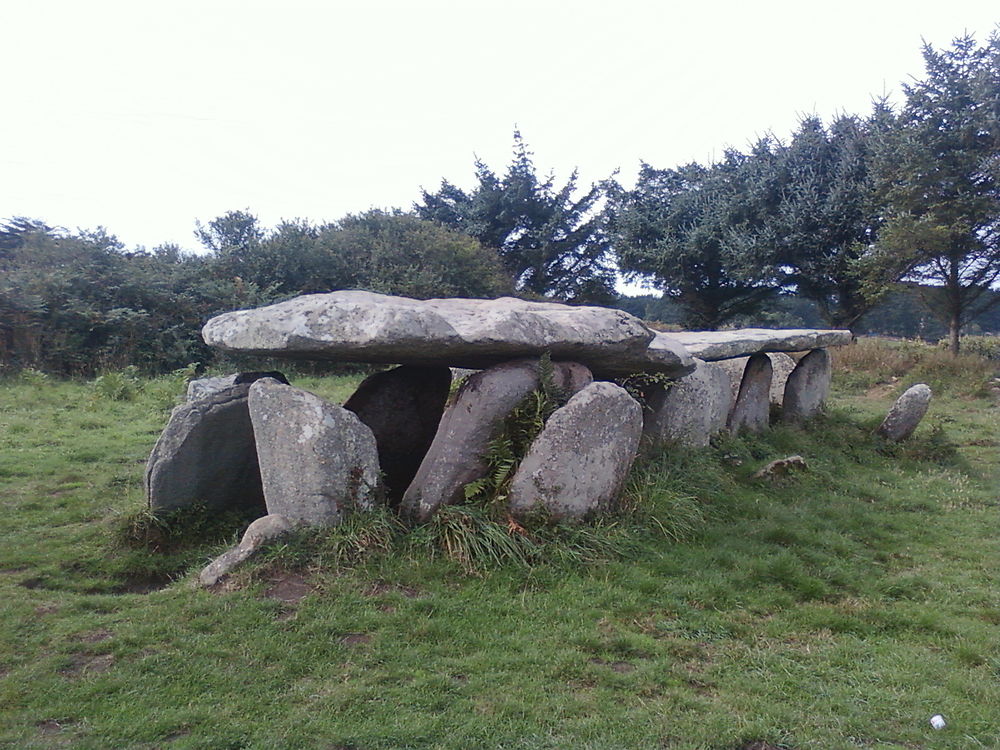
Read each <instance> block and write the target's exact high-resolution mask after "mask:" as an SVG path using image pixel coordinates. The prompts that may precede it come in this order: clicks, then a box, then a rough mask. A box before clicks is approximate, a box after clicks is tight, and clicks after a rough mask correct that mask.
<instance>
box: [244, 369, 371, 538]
mask: <svg viewBox="0 0 1000 750" xmlns="http://www.w3.org/2000/svg"><path fill="white" fill-rule="evenodd" d="M249 406H250V418H251V420H252V421H253V429H254V435H255V436H256V439H257V455H258V457H259V459H260V475H261V480H262V482H263V485H264V499H265V501H266V503H267V511H268V513H277V514H279V515H282V516H284V517H285V518H287V519H288V520H290V521H302V522H305V523H308V524H312V525H317V526H325V525H333V524H337V523H339V522H340V521H341V520H342V519H343V517H344V516H345V515H346V514H347V513H349V512H351V511H353V510H369V509H371V508H372V507H373V506H374V504H375V500H376V492H377V489H378V484H379V466H378V450H377V448H376V446H375V437H374V436H373V435H372V431H371V430H370V429H368V427H366V426H365V425H363V424H362V423H361V421H360V420H359V419H358V418H357V416H356V415H355V414H354V413H353V412H349V411H347V410H346V409H344V408H342V407H340V406H335V405H334V404H331V403H329V402H327V401H324V400H323V399H321V398H320V397H319V396H316V395H314V394H312V393H309V392H308V391H303V390H300V389H298V388H293V387H291V386H289V385H283V384H281V383H279V382H277V381H276V380H271V379H269V378H265V379H263V380H258V381H257V382H255V383H254V384H253V385H252V386H250V399H249Z"/></svg>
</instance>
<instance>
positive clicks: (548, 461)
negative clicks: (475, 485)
mask: <svg viewBox="0 0 1000 750" xmlns="http://www.w3.org/2000/svg"><path fill="white" fill-rule="evenodd" d="M641 436H642V407H640V406H639V404H638V403H637V402H636V401H635V399H633V398H632V397H631V396H630V395H629V394H628V393H627V392H626V391H625V390H624V389H623V388H620V387H618V386H617V385H615V384H614V383H608V382H595V383H591V384H590V385H588V386H587V387H586V388H584V389H583V390H582V391H580V392H579V393H577V394H576V395H575V396H573V397H572V398H571V399H570V400H569V401H568V402H567V403H566V405H565V406H563V407H562V408H560V409H557V410H556V411H555V413H553V414H552V416H551V417H549V420H548V422H547V423H546V424H545V427H544V428H543V429H542V432H541V433H540V434H539V435H538V437H537V438H536V439H535V441H534V443H533V444H532V446H531V448H530V449H529V450H528V453H527V455H526V456H525V457H524V459H523V460H522V461H521V464H520V466H519V467H518V469H517V471H516V472H515V474H514V478H513V480H512V481H511V485H510V494H509V495H508V505H509V508H510V510H511V512H512V513H514V514H518V515H520V514H524V513H528V512H530V511H531V510H533V509H534V508H536V507H537V506H541V507H542V508H544V509H545V510H546V511H547V512H548V513H549V514H550V515H551V516H552V517H554V518H561V519H581V518H585V517H587V516H590V515H592V514H594V513H600V512H602V511H606V510H609V509H611V508H612V507H613V506H614V505H615V503H616V502H617V500H618V496H619V494H620V493H621V491H622V488H623V486H624V484H625V480H626V478H627V477H628V472H629V469H630V468H631V466H632V462H633V461H634V460H635V454H636V451H637V450H638V448H639V438H640V437H641Z"/></svg>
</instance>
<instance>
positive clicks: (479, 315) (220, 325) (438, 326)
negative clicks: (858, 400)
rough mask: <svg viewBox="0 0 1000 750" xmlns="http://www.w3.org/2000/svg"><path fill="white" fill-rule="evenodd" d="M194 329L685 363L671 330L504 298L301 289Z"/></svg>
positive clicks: (500, 358) (245, 341)
mask: <svg viewBox="0 0 1000 750" xmlns="http://www.w3.org/2000/svg"><path fill="white" fill-rule="evenodd" d="M848 335H849V334H848ZM202 336H203V337H204V339H205V341H206V343H208V344H209V345H211V346H215V347H218V348H220V349H224V350H226V351H238V352H246V353H251V354H258V355H266V356H277V357H292V358H299V359H334V360H340V361H348V362H373V363H387V364H410V365H422V366H432V365H447V366H449V367H469V368H475V369H482V368H486V367H491V366H493V365H496V364H500V363H502V362H507V361H510V360H512V359H518V358H524V357H539V356H541V355H542V354H544V353H546V352H548V354H549V355H550V356H551V357H552V359H554V360H572V361H575V362H580V363H582V364H584V365H586V366H587V367H589V368H590V369H591V370H592V371H593V372H594V373H595V375H598V376H614V375H627V374H629V373H633V372H639V371H646V372H664V373H668V374H671V375H675V376H680V375H684V374H686V373H687V372H690V371H691V370H693V369H694V361H693V359H692V358H691V356H690V355H689V354H688V352H687V350H685V348H684V347H683V346H681V345H680V344H678V343H677V342H676V341H675V340H674V339H673V338H671V336H666V335H663V334H659V335H655V336H654V333H653V331H651V330H650V329H649V328H647V327H646V326H645V325H643V323H642V322H641V321H640V320H639V319H638V318H635V317H633V316H632V315H629V314H628V313H626V312H623V311H622V310H614V309H611V308H606V307H577V306H572V305H564V304H560V303H556V302H528V301H525V300H520V299H513V298H510V297H504V298H501V299H496V300H479V299H460V298H455V299H431V300H415V299H409V298H406V297H391V296H387V295H383V294H374V293H372V292H363V291H340V292H331V293H329V294H309V295H305V296H302V297H296V298H295V299H291V300H288V301H286V302H280V303H278V304H275V305H269V306H267V307H261V308H257V309H253V310H237V311H235V312H229V313H225V314H223V315H219V316H216V317H214V318H212V319H211V320H209V321H208V323H206V324H205V327H204V329H203V330H202Z"/></svg>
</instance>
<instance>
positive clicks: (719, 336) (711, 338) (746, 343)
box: [669, 328, 854, 361]
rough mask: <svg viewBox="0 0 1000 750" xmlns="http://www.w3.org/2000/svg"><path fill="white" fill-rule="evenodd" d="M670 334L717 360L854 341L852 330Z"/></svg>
mask: <svg viewBox="0 0 1000 750" xmlns="http://www.w3.org/2000/svg"><path fill="white" fill-rule="evenodd" d="M669 335H670V337H671V338H672V339H674V340H676V341H678V342H680V343H681V344H683V345H684V347H685V348H686V349H687V350H688V351H689V352H690V353H691V355H692V356H694V357H698V358H699V359H704V360H707V361H714V360H717V359H732V358H734V357H745V356H747V355H751V354H756V353H758V352H805V351H809V350H811V349H820V348H823V347H829V346H842V345H844V344H849V343H851V341H853V340H854V336H853V335H852V334H851V332H850V331H840V330H822V329H806V328H803V329H793V328H784V329H781V328H777V329H776V328H741V329H738V330H735V331H679V332H676V333H674V332H671V333H670V334H669Z"/></svg>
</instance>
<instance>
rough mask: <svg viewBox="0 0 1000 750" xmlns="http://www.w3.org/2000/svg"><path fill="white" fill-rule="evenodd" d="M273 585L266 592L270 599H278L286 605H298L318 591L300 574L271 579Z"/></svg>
mask: <svg viewBox="0 0 1000 750" xmlns="http://www.w3.org/2000/svg"><path fill="white" fill-rule="evenodd" d="M270 583H271V585H270V586H268V587H267V588H266V589H265V590H264V596H266V597H267V598H268V599H276V600H277V601H279V602H284V603H285V604H298V603H299V602H300V601H302V600H303V599H304V598H305V597H307V596H308V595H309V594H311V593H313V591H315V590H316V589H315V588H314V587H313V585H312V584H311V583H309V581H308V580H307V579H306V578H305V576H302V575H300V574H299V573H284V574H282V575H279V576H275V577H273V578H271V579H270Z"/></svg>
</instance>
